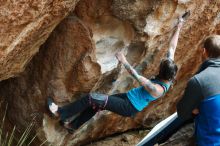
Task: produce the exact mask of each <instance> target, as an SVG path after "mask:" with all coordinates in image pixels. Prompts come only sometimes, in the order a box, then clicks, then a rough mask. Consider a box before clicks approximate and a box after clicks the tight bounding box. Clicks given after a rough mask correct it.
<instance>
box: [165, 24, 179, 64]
mask: <svg viewBox="0 0 220 146" xmlns="http://www.w3.org/2000/svg"><path fill="white" fill-rule="evenodd" d="M182 25H183V21H179V22H178V25H177V26H176V30H175V32H174V33H173V36H172V38H171V40H170V43H169V48H168V53H167V58H170V59H171V60H174V54H175V51H176V46H177V42H178V39H179V34H180V29H181V28H182Z"/></svg>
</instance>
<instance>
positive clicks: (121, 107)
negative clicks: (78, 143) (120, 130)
mask: <svg viewBox="0 0 220 146" xmlns="http://www.w3.org/2000/svg"><path fill="white" fill-rule="evenodd" d="M93 103H95V104H97V106H99V104H100V101H98V100H93ZM105 110H109V111H112V112H114V113H117V114H119V115H122V116H125V117H132V116H134V115H135V114H136V113H137V112H138V110H137V109H135V107H134V106H133V105H132V104H131V102H130V100H129V99H128V97H127V95H126V93H122V94H115V95H111V96H109V97H108V102H107V104H106V106H105ZM96 112H97V110H94V109H93V108H92V105H91V104H90V97H89V95H87V96H84V97H82V98H81V99H79V100H76V101H75V102H72V103H70V104H68V105H65V106H63V107H59V108H58V113H59V114H60V117H61V121H63V122H64V121H65V120H66V119H68V118H70V117H72V116H74V115H76V114H78V113H80V115H79V116H78V117H77V118H76V119H75V120H74V121H73V122H74V127H75V128H78V127H79V126H81V125H82V124H83V123H85V122H86V121H88V120H89V119H90V118H92V116H94V115H95V113H96Z"/></svg>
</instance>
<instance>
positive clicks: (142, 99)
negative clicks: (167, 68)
mask: <svg viewBox="0 0 220 146" xmlns="http://www.w3.org/2000/svg"><path fill="white" fill-rule="evenodd" d="M151 81H152V82H154V83H157V84H160V85H161V86H162V87H163V88H164V93H165V92H167V91H168V89H169V88H170V83H169V84H165V83H163V82H160V81H158V80H151ZM127 97H128V99H129V100H130V101H131V103H132V105H133V106H134V107H135V108H136V109H137V110H138V111H142V110H143V109H144V108H145V107H146V106H147V105H148V104H149V103H150V102H151V101H153V100H155V99H156V98H155V97H153V96H152V95H151V94H150V93H148V92H147V91H146V89H145V88H144V87H143V86H140V87H138V88H133V89H131V90H129V91H128V93H127Z"/></svg>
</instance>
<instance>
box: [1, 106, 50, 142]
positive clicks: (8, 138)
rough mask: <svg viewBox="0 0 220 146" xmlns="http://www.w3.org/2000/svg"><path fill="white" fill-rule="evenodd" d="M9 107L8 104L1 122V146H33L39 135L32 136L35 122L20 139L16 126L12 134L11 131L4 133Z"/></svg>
mask: <svg viewBox="0 0 220 146" xmlns="http://www.w3.org/2000/svg"><path fill="white" fill-rule="evenodd" d="M1 105H2V102H1V104H0V107H1ZM7 107H8V105H7V104H6V107H5V109H4V114H3V118H2V119H1V121H0V146H31V144H32V143H33V141H34V140H35V139H36V137H37V134H35V135H34V136H33V137H32V136H31V130H32V129H33V127H34V122H33V121H32V122H31V123H30V124H29V125H28V126H27V128H26V129H25V130H24V132H22V134H21V135H20V136H18V137H16V136H17V135H16V134H15V133H16V126H14V128H13V130H12V131H11V132H9V131H4V125H5V124H6V123H5V118H6V113H7ZM46 142H47V140H46V141H44V142H43V143H42V144H40V146H43V145H44V144H45V143H46Z"/></svg>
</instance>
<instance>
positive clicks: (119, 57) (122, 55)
mask: <svg viewBox="0 0 220 146" xmlns="http://www.w3.org/2000/svg"><path fill="white" fill-rule="evenodd" d="M115 56H116V58H117V59H118V61H119V62H121V63H126V62H127V60H126V58H125V56H124V54H123V53H122V52H118V53H116V54H115Z"/></svg>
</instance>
